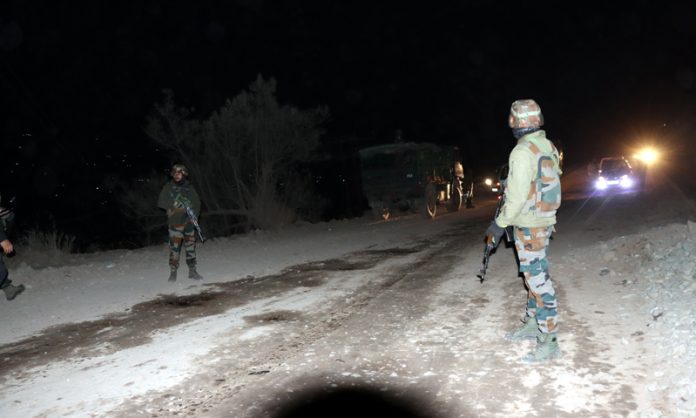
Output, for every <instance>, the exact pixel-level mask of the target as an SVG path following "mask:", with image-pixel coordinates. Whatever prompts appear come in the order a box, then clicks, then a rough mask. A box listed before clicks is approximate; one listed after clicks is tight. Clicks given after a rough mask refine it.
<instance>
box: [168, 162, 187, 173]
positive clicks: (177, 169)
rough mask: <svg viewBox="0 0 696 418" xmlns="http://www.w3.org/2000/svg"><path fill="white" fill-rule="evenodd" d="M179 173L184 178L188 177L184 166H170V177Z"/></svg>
mask: <svg viewBox="0 0 696 418" xmlns="http://www.w3.org/2000/svg"><path fill="white" fill-rule="evenodd" d="M178 172H181V174H183V175H184V176H188V168H186V166H185V165H183V164H174V165H173V166H172V171H170V172H169V174H170V175H172V176H173V175H174V174H175V173H178Z"/></svg>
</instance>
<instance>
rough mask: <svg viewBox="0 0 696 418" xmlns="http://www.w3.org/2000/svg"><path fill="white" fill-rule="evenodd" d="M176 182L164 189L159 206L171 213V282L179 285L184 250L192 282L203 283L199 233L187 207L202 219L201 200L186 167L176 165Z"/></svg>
mask: <svg viewBox="0 0 696 418" xmlns="http://www.w3.org/2000/svg"><path fill="white" fill-rule="evenodd" d="M170 174H171V176H172V181H170V182H168V183H167V184H165V185H164V187H163V188H162V191H161V192H160V195H159V199H158V200H157V206H159V207H160V208H162V209H164V210H166V211H167V218H168V224H169V250H170V251H169V268H170V274H169V281H170V282H173V281H176V273H177V270H178V268H179V257H180V254H181V247H182V245H183V246H184V249H185V251H186V265H187V266H188V269H189V275H188V277H189V279H194V280H201V279H202V278H203V277H201V275H200V274H198V272H197V271H196V230H195V228H194V225H193V223H192V221H191V219H189V217H188V215H187V214H186V207H187V206H188V207H190V208H191V209H193V213H194V214H195V215H196V216H198V214H199V212H200V209H201V200H200V198H199V197H198V193H196V190H195V189H194V188H193V186H191V183H189V181H188V170H187V169H186V167H185V166H183V165H182V164H175V165H174V166H173V167H172V170H171V173H170Z"/></svg>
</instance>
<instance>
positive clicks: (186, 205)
mask: <svg viewBox="0 0 696 418" xmlns="http://www.w3.org/2000/svg"><path fill="white" fill-rule="evenodd" d="M175 203H179V204H181V206H183V207H184V209H186V215H187V216H188V217H189V219H190V220H191V223H192V224H193V227H194V228H196V232H198V238H200V239H201V243H203V242H205V238H204V237H203V231H202V230H201V226H200V225H199V224H198V217H197V216H196V213H195V212H194V211H193V208H191V204H190V203H189V202H188V199H185V198H183V197H182V198H177V199H176V200H175Z"/></svg>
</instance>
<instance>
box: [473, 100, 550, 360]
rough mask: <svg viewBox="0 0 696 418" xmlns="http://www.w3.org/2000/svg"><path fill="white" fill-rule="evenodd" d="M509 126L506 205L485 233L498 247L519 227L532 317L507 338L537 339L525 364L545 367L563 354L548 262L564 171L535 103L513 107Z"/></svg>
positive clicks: (528, 315) (521, 102) (518, 239)
mask: <svg viewBox="0 0 696 418" xmlns="http://www.w3.org/2000/svg"><path fill="white" fill-rule="evenodd" d="M508 122H509V123H508V124H509V126H510V128H512V133H513V136H514V137H515V138H516V139H517V145H516V146H515V147H514V148H513V150H512V152H510V157H509V161H508V166H509V173H508V177H507V187H506V189H505V204H504V205H503V207H502V209H501V211H500V214H499V215H498V217H497V218H496V219H495V220H494V221H493V222H492V223H491V225H490V226H489V227H488V229H487V230H486V235H488V234H491V235H492V236H493V237H494V239H495V241H494V242H495V244H496V245H497V243H498V242H499V241H500V238H501V237H502V235H503V233H504V231H505V228H506V227H508V226H513V227H514V234H513V235H514V241H515V249H516V250H517V256H518V259H519V271H520V273H522V275H523V276H524V283H525V286H526V288H527V291H528V294H527V312H526V316H525V317H524V319H523V320H522V322H523V324H522V326H521V327H520V328H519V329H517V330H515V331H513V332H510V333H509V334H507V335H506V338H507V339H508V340H511V341H520V340H524V339H534V338H536V340H537V345H536V349H535V350H534V351H532V352H531V353H529V354H528V355H527V356H525V357H524V358H523V359H522V360H523V361H524V362H527V363H538V362H543V361H546V360H549V359H552V358H554V357H557V356H559V355H560V350H559V347H558V336H557V332H558V312H557V309H558V307H557V303H556V292H555V290H554V287H553V283H552V282H551V276H550V275H549V269H548V267H549V263H548V260H547V258H546V252H547V248H548V246H549V239H550V237H551V234H552V233H553V232H554V231H555V229H554V225H555V224H556V210H557V209H558V207H559V206H560V204H561V182H560V175H561V168H560V157H559V154H558V151H557V150H556V147H555V146H554V145H553V143H552V142H551V141H549V140H548V139H546V133H545V132H544V131H543V130H541V129H540V127H541V126H542V125H543V124H544V117H543V115H542V114H541V108H540V107H539V105H538V104H537V103H536V102H535V101H534V100H517V101H515V102H514V103H513V104H512V106H511V108H510V117H509V121H508Z"/></svg>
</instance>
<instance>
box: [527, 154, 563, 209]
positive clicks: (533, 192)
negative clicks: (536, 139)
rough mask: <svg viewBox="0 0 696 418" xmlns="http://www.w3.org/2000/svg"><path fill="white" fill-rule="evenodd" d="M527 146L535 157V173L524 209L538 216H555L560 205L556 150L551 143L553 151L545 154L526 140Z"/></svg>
mask: <svg viewBox="0 0 696 418" xmlns="http://www.w3.org/2000/svg"><path fill="white" fill-rule="evenodd" d="M527 146H528V147H529V151H531V153H532V154H533V155H534V157H535V158H536V162H537V170H536V171H537V174H536V177H535V178H534V179H532V182H531V184H530V185H529V194H528V196H527V203H526V204H525V209H528V210H529V211H530V212H532V213H534V215H535V216H538V217H540V218H548V217H552V216H555V215H556V211H557V210H558V208H559V207H560V206H561V170H560V156H559V154H558V150H556V147H554V146H553V145H551V148H552V150H553V151H552V153H551V155H547V154H544V153H543V152H541V150H540V149H539V147H537V146H536V145H534V144H533V143H532V142H527Z"/></svg>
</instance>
